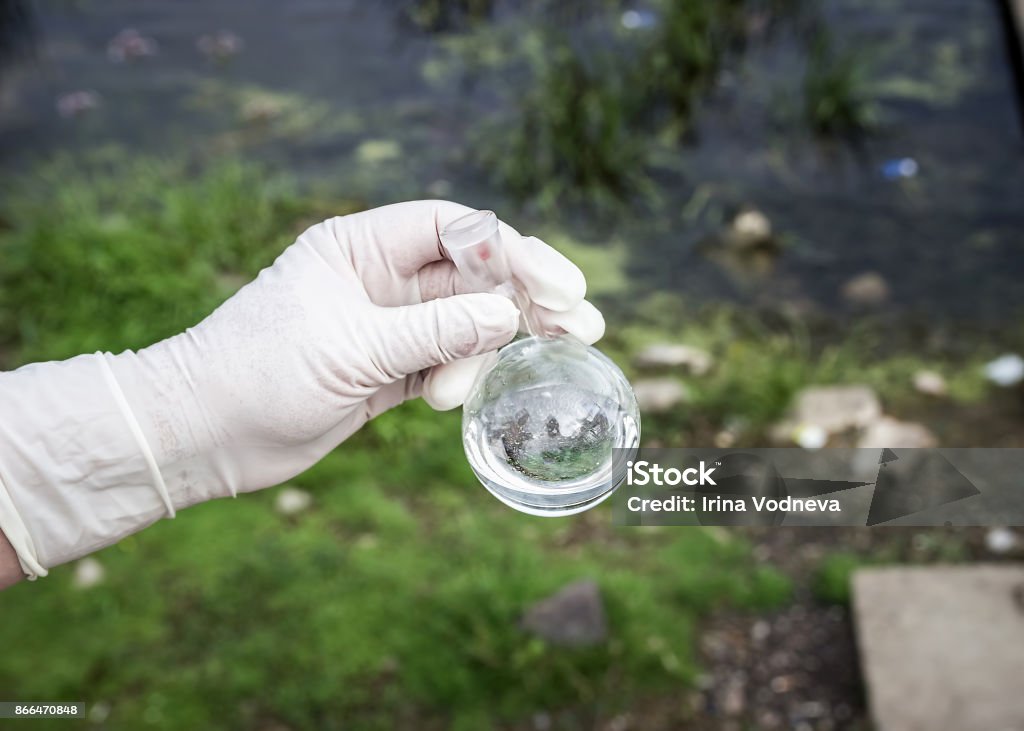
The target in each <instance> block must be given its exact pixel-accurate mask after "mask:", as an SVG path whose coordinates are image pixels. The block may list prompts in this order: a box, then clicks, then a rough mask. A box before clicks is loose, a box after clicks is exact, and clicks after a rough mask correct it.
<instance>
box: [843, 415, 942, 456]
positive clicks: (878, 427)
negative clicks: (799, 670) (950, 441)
mask: <svg viewBox="0 0 1024 731" xmlns="http://www.w3.org/2000/svg"><path fill="white" fill-rule="evenodd" d="M938 444H939V440H938V439H936V438H935V435H934V434H932V433H931V431H930V430H929V429H928V427H926V426H924V425H923V424H915V423H913V422H907V421H898V420H897V419H893V418H892V417H890V416H883V417H882V418H881V419H878V420H877V421H874V422H872V423H871V424H869V425H868V427H867V428H866V429H865V430H864V433H863V434H861V436H860V439H858V440H857V446H858V447H867V448H872V449H897V448H903V449H915V448H924V447H936V446H938Z"/></svg>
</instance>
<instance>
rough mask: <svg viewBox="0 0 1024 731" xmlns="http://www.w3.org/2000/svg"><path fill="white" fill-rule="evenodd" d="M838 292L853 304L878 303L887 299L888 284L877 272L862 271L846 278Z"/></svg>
mask: <svg viewBox="0 0 1024 731" xmlns="http://www.w3.org/2000/svg"><path fill="white" fill-rule="evenodd" d="M840 293H841V294H842V296H843V299H844V300H846V301H847V302H849V303H850V304H854V305H868V306H870V305H880V304H882V303H883V302H885V301H886V300H887V299H889V284H888V283H887V282H886V281H885V279H884V278H883V277H882V275H881V274H879V273H878V272H864V273H863V274H858V275H857V276H856V277H853V278H852V279H850V280H848V281H847V282H846V284H844V285H843V287H842V289H841V290H840Z"/></svg>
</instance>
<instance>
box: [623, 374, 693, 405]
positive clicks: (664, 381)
mask: <svg viewBox="0 0 1024 731" xmlns="http://www.w3.org/2000/svg"><path fill="white" fill-rule="evenodd" d="M633 393H634V394H636V402H637V404H638V405H639V406H640V411H642V412H646V413H652V414H653V413H658V412H664V411H670V410H671V409H673V408H674V407H676V406H678V405H679V404H681V403H683V402H684V401H686V399H687V397H688V396H689V393H688V392H687V390H686V386H684V385H683V384H682V383H680V382H679V381H677V380H675V379H674V378H649V379H646V380H642V381H637V382H635V383H634V384H633Z"/></svg>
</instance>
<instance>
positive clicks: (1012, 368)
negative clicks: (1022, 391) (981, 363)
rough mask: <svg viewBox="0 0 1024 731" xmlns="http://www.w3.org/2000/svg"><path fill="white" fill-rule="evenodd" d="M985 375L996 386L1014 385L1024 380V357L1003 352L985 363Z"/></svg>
mask: <svg viewBox="0 0 1024 731" xmlns="http://www.w3.org/2000/svg"><path fill="white" fill-rule="evenodd" d="M985 377H986V378H988V380H990V381H992V383H994V384H996V385H997V386H1004V387H1009V386H1016V385H1017V384H1018V383H1020V382H1021V381H1024V358H1021V357H1020V356H1019V355H1017V354H1016V353H1005V354H1003V355H1001V356H999V357H998V358H996V359H995V360H993V361H990V362H989V363H986V364H985Z"/></svg>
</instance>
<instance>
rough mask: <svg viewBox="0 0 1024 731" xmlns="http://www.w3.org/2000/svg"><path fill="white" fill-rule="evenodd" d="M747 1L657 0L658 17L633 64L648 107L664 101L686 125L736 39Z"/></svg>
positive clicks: (739, 42) (736, 44) (743, 29)
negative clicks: (694, 0) (636, 60)
mask: <svg viewBox="0 0 1024 731" xmlns="http://www.w3.org/2000/svg"><path fill="white" fill-rule="evenodd" d="M747 5H748V3H747V2H746V0H721V1H719V2H674V1H673V0H664V1H663V2H661V3H659V4H658V6H657V8H658V10H657V12H658V16H657V17H658V22H657V24H656V25H655V27H654V29H653V30H652V34H651V38H650V40H649V41H648V42H647V43H646V44H645V46H644V48H643V50H642V52H641V54H640V57H639V61H638V63H637V64H636V66H635V68H634V80H635V83H636V85H637V86H638V88H640V89H641V90H642V93H643V95H644V101H645V106H646V107H647V109H648V110H650V111H655V110H658V109H660V108H662V107H667V108H668V110H669V112H670V113H671V115H672V118H673V120H674V122H675V123H676V124H677V125H678V126H681V127H684V128H685V127H688V126H689V125H690V123H691V122H692V119H693V115H694V113H695V111H696V107H697V104H698V102H699V99H700V97H701V95H703V94H704V93H706V92H707V91H708V89H709V88H711V86H712V85H713V84H714V82H715V79H716V78H717V76H718V74H719V72H720V70H721V69H722V67H723V65H724V63H725V61H726V57H727V52H728V51H729V50H731V49H733V48H737V47H739V46H741V45H742V41H743V38H744V36H745V33H746V6H747Z"/></svg>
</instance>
